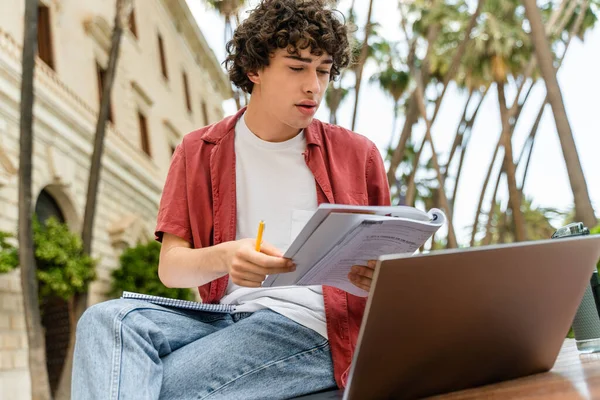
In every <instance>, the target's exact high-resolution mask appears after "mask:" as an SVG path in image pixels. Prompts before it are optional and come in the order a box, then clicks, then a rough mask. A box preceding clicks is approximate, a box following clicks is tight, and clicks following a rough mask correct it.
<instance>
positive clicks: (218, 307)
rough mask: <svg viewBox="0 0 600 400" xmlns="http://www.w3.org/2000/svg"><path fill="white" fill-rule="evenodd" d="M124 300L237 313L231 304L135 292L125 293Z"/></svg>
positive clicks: (122, 296)
mask: <svg viewBox="0 0 600 400" xmlns="http://www.w3.org/2000/svg"><path fill="white" fill-rule="evenodd" d="M121 298H122V299H134V300H144V301H147V302H149V303H153V304H158V305H161V306H167V307H176V308H184V309H187V310H196V311H205V312H214V313H228V314H232V313H234V312H235V306H234V305H231V304H209V303H199V302H197V301H189V300H180V299H171V298H169V297H161V296H153V295H150V294H142V293H135V292H128V291H124V292H123V294H122V295H121Z"/></svg>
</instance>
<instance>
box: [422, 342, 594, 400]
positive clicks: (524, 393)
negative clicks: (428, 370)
mask: <svg viewBox="0 0 600 400" xmlns="http://www.w3.org/2000/svg"><path fill="white" fill-rule="evenodd" d="M482 398H483V399H515V398H518V399H561V400H562V399H567V400H568V399H596V398H600V353H591V354H580V353H579V352H578V351H577V347H576V345H575V340H574V339H566V340H565V343H564V344H563V347H562V349H561V350H560V353H559V355H558V358H557V360H556V363H555V364H554V367H553V368H552V369H551V370H550V371H549V372H546V373H542V374H536V375H531V376H527V377H524V378H519V379H513V380H510V381H505V382H500V383H496V384H492V385H487V386H482V387H479V388H474V389H467V390H461V391H458V392H453V393H448V394H444V395H440V396H434V397H430V398H429V399H436V400H450V399H482Z"/></svg>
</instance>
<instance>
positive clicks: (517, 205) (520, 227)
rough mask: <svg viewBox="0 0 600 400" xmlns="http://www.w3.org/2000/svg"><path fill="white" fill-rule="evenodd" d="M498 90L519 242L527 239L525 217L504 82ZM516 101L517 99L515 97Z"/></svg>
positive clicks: (513, 212) (508, 176)
mask: <svg viewBox="0 0 600 400" xmlns="http://www.w3.org/2000/svg"><path fill="white" fill-rule="evenodd" d="M496 87H497V90H498V102H499V104H500V118H501V120H502V135H501V138H502V146H503V147H504V171H505V172H506V180H507V182H508V193H509V203H510V208H511V209H512V215H513V221H514V225H515V239H516V241H517V242H522V241H525V240H527V234H526V231H525V219H524V218H523V213H522V212H521V193H520V192H519V189H518V188H517V179H516V168H515V163H514V161H513V153H512V137H511V136H512V135H511V128H510V122H509V120H508V109H507V107H506V96H505V95H504V82H500V81H498V82H496ZM515 101H517V100H516V99H515Z"/></svg>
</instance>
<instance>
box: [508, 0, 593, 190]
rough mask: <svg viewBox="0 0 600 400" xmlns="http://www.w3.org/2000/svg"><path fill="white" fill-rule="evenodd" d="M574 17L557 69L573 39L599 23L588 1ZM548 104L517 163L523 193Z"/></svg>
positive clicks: (542, 107)
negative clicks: (520, 166) (523, 165)
mask: <svg viewBox="0 0 600 400" xmlns="http://www.w3.org/2000/svg"><path fill="white" fill-rule="evenodd" d="M572 17H573V18H572V19H571V20H569V21H568V22H567V23H565V29H566V30H567V31H568V33H567V37H566V39H565V43H564V50H563V53H562V55H561V57H560V60H559V62H558V65H557V69H560V67H561V66H562V63H563V61H564V59H565V56H566V54H567V51H568V49H569V45H570V44H571V42H572V40H573V38H574V37H575V36H577V37H580V38H583V34H584V33H585V32H586V31H587V30H588V29H591V28H593V27H594V25H595V24H596V22H597V21H598V18H597V17H596V15H595V14H594V13H593V12H592V8H591V7H590V2H589V1H587V0H585V1H584V2H583V4H582V5H581V7H580V9H579V10H577V12H575V10H574V15H573V16H572ZM547 104H548V97H547V96H546V97H545V98H544V101H543V102H542V105H541V106H540V109H539V111H538V114H537V117H536V119H535V121H534V123H533V126H532V127H531V130H530V132H529V135H528V136H527V139H526V141H525V143H524V145H523V147H522V149H521V154H520V155H519V159H518V161H517V165H518V166H519V165H521V163H525V167H524V168H523V177H522V178H521V187H520V190H521V192H523V188H524V186H525V182H526V181H527V172H528V171H529V163H530V161H531V154H532V152H533V147H534V144H535V138H536V135H537V132H538V128H539V125H540V122H541V120H542V116H543V114H544V110H545V109H546V105H547ZM525 152H527V155H525Z"/></svg>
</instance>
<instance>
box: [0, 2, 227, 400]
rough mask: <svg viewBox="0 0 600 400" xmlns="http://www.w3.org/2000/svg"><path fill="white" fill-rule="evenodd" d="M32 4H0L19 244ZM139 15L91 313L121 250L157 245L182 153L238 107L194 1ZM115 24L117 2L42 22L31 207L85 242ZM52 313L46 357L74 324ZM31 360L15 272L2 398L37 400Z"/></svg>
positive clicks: (100, 212)
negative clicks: (175, 160) (191, 5)
mask: <svg viewBox="0 0 600 400" xmlns="http://www.w3.org/2000/svg"><path fill="white" fill-rule="evenodd" d="M24 3H25V2H24V1H23V0H2V5H1V6H0V230H2V231H8V232H13V233H16V229H17V215H18V204H17V198H18V178H17V174H18V170H17V169H18V165H19V163H18V152H19V97H20V81H21V79H20V77H21V51H22V41H23V39H22V38H23V16H24V9H25V4H24ZM133 3H134V8H133V10H134V11H133V13H132V17H131V20H130V29H129V30H127V31H126V32H125V33H124V36H123V38H122V43H121V52H120V60H119V64H118V68H117V74H116V78H115V84H114V87H113V92H112V96H111V120H112V122H111V123H110V124H109V125H108V128H107V135H106V140H105V151H104V158H103V170H102V180H101V183H100V188H99V198H98V205H97V212H96V220H95V228H94V243H93V256H94V257H96V258H98V259H99V260H100V265H99V267H98V273H97V275H98V278H97V280H96V281H95V282H94V283H93V284H92V286H91V288H90V304H93V303H96V302H98V301H101V300H103V299H104V298H105V297H104V293H105V292H106V291H107V289H108V288H109V284H110V272H111V270H112V269H114V268H115V267H117V265H118V257H119V255H120V252H121V251H122V249H123V248H124V247H126V246H129V245H133V244H135V243H136V242H137V241H138V240H147V239H149V238H151V237H152V232H153V228H154V224H155V221H156V213H157V209H158V202H159V199H160V194H161V191H162V187H163V184H164V179H165V177H166V173H167V170H168V166H169V162H170V158H171V154H172V151H173V149H174V148H175V146H176V145H177V144H178V143H179V141H180V140H181V138H182V136H183V135H184V134H186V133H188V132H190V131H192V130H194V129H196V128H198V127H201V126H204V125H206V124H209V123H212V122H215V121H217V120H219V119H221V118H222V117H223V109H222V106H221V105H222V103H223V101H224V100H226V99H228V98H230V97H231V89H230V84H229V81H228V79H227V77H226V75H225V74H224V73H223V70H222V67H221V66H220V64H219V62H218V61H217V59H216V57H215V56H214V54H213V53H212V51H211V50H210V48H209V46H208V44H207V42H206V40H205V38H204V37H203V35H202V33H201V32H200V29H199V27H198V26H197V25H196V22H195V20H194V18H193V17H192V14H191V12H190V10H189V9H188V7H187V5H186V2H185V0H134V2H133ZM114 12H115V0H109V1H73V0H40V9H39V12H38V16H39V28H40V29H39V30H40V32H39V35H38V37H39V42H40V43H39V44H38V59H37V61H36V71H35V93H36V101H35V105H34V155H33V167H34V168H33V181H34V184H33V196H34V198H33V200H34V202H36V204H35V205H36V209H39V210H43V211H44V212H46V213H50V214H54V215H57V216H59V217H61V218H63V219H64V220H65V221H66V222H67V223H68V224H69V226H70V227H71V229H72V230H73V231H74V232H78V233H79V232H80V231H81V225H82V222H83V211H84V207H85V197H86V190H87V181H88V175H89V165H90V159H91V152H92V145H93V135H94V130H95V124H96V118H97V112H98V108H99V101H100V90H99V88H100V87H101V81H102V79H103V72H104V69H105V68H106V63H107V61H108V53H109V51H110V36H111V32H112V23H113V19H114ZM55 308H56V307H55ZM46 311H47V315H48V313H49V312H55V315H54V316H53V317H52V318H51V319H52V320H53V321H52V324H53V325H52V326H46V328H47V329H46V335H47V341H48V342H49V344H48V345H47V347H48V346H51V345H54V346H55V347H56V346H58V347H60V346H62V344H61V343H62V342H63V341H64V337H65V322H66V321H65V319H66V318H67V317H68V315H66V316H65V314H64V307H62V308H61V306H60V305H58V306H57V308H56V309H54V310H46ZM61 321H62V322H61ZM48 323H49V322H48ZM66 329H67V333H68V325H67V328H66ZM48 335H51V336H50V337H49V336H48ZM52 335H54V336H52ZM49 351H50V352H53V354H55V353H57V349H53V350H51V349H49ZM61 351H63V350H61V349H58V353H57V354H58V358H57V359H56V357H57V356H56V355H55V356H54V358H55V359H53V360H51V359H49V361H48V362H49V372H50V373H51V375H52V374H54V376H55V375H56V370H57V369H59V368H60V363H61V359H60V353H61ZM27 357H28V356H27V336H26V330H25V320H24V316H23V305H22V296H21V286H20V279H19V272H18V271H14V272H13V273H10V274H5V275H0V398H2V399H29V398H30V397H31V395H30V388H29V369H28V360H27ZM51 370H54V372H52V371H51ZM51 379H56V378H52V376H51Z"/></svg>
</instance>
